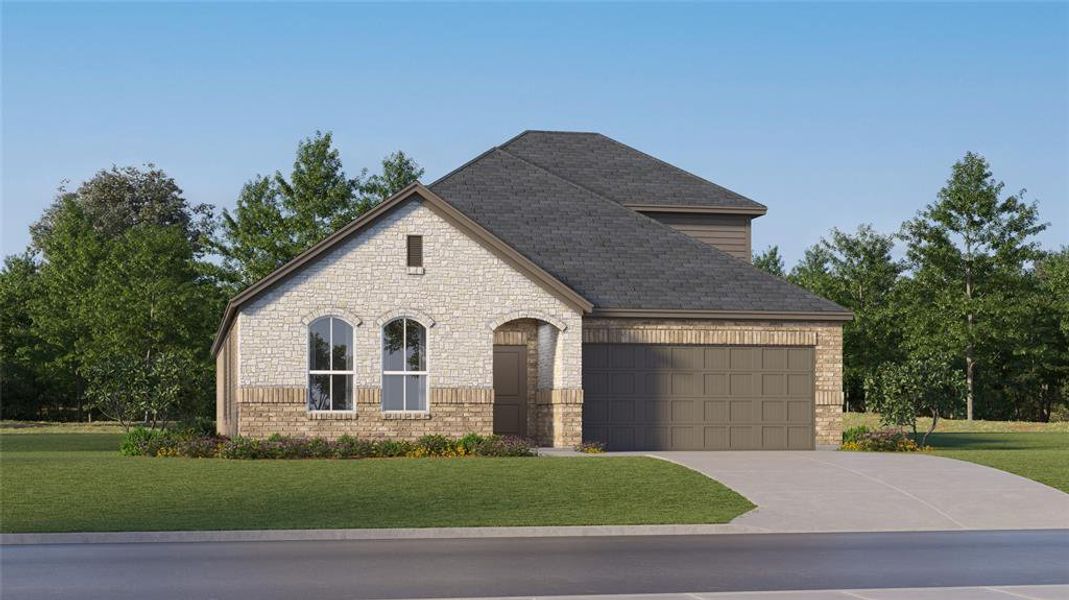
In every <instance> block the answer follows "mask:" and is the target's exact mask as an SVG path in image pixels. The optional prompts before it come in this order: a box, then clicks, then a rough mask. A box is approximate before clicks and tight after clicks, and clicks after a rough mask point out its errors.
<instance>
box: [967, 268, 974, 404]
mask: <svg viewBox="0 0 1069 600" xmlns="http://www.w3.org/2000/svg"><path fill="white" fill-rule="evenodd" d="M968 256H969V258H968V259H966V261H965V301H966V302H967V303H968V309H967V310H968V312H967V313H966V317H965V419H966V420H968V421H972V407H973V367H974V366H975V362H974V361H973V343H972V342H973V306H972V258H971V257H972V249H971V248H969V250H968Z"/></svg>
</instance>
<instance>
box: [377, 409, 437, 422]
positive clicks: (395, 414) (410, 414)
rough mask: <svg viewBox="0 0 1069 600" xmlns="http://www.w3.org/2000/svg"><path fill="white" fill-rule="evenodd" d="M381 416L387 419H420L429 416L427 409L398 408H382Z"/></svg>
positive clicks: (428, 417)
mask: <svg viewBox="0 0 1069 600" xmlns="http://www.w3.org/2000/svg"><path fill="white" fill-rule="evenodd" d="M382 418H383V419H385V420H387V421H422V420H426V419H430V418H431V413H430V412H429V411H425V410H420V411H399V410H384V411H382Z"/></svg>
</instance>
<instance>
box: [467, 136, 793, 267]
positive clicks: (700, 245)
mask: <svg viewBox="0 0 1069 600" xmlns="http://www.w3.org/2000/svg"><path fill="white" fill-rule="evenodd" d="M597 135H601V134H597ZM603 137H604V136H603ZM609 139H611V138H609ZM491 150H497V151H499V152H501V153H502V154H504V155H506V156H508V157H510V158H513V159H516V160H518V161H520V162H522V163H524V164H525V165H530V166H532V167H534V168H535V169H538V170H539V171H542V172H543V173H546V174H547V175H549V176H551V177H554V178H556V179H559V180H561V181H563V182H565V183H567V184H568V185H570V186H572V187H574V188H576V189H579V190H581V191H584V192H586V193H588V194H590V195H592V196H594V197H595V198H598V199H599V200H603V201H605V202H608V203H610V204H611V205H613V207H614V208H619V209H622V210H624V211H626V213H625V214H628V215H630V216H631V217H632V218H633V219H634V220H635V221H641V222H644V223H646V222H648V223H653V224H654V225H657V226H658V229H661V230H662V231H664V232H666V233H669V234H671V235H674V236H676V237H677V238H679V239H682V240H685V241H686V242H687V243H689V244H691V245H693V246H695V247H697V248H701V249H702V250H710V251H712V252H713V254H718V255H722V256H724V257H726V258H729V259H731V260H737V261H739V262H741V263H743V264H745V265H746V266H748V267H750V268H753V269H754V270H756V271H760V272H761V273H764V271H761V269H758V268H757V267H754V266H753V264H751V263H750V262H749V261H746V260H743V259H741V258H738V257H736V256H733V255H731V254H728V253H727V252H724V251H723V250H721V249H720V248H717V247H716V246H712V245H710V244H707V243H705V242H703V241H701V240H698V239H695V238H693V237H691V236H689V235H687V234H685V233H683V232H681V231H678V230H677V229H675V228H674V227H671V226H669V225H665V224H664V223H661V222H660V221H658V220H657V219H653V218H650V217H648V216H646V215H644V214H642V213H640V212H638V211H636V210H634V209H631V208H628V207H626V206H624V205H623V204H620V203H619V202H617V201H616V200H613V199H612V198H609V197H607V196H603V195H601V194H599V193H597V192H595V191H594V190H591V189H588V188H587V187H585V186H583V185H580V184H578V183H576V182H574V181H572V180H571V179H568V178H567V177H564V176H561V175H558V174H556V173H554V172H553V171H551V170H549V169H547V168H545V167H543V166H541V165H539V164H537V163H533V162H531V161H529V160H527V159H526V158H523V157H522V156H516V155H515V154H513V153H511V152H509V151H508V150H505V149H504V148H500V147H498V148H491ZM484 154H485V153H484ZM770 277H774V276H771V275H770ZM777 279H778V278H777Z"/></svg>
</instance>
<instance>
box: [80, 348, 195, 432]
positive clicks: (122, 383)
mask: <svg viewBox="0 0 1069 600" xmlns="http://www.w3.org/2000/svg"><path fill="white" fill-rule="evenodd" d="M194 363H195V361H194V360H192V359H191V358H190V356H189V355H188V354H186V353H184V352H177V353H173V352H164V353H161V354H158V355H155V356H151V357H141V358H137V357H135V358H134V359H133V360H130V357H128V356H122V355H111V356H108V357H106V358H100V359H98V360H97V361H95V362H94V363H92V364H91V365H90V367H89V368H88V369H87V373H86V375H87V377H88V380H89V384H90V385H89V390H88V392H87V394H86V396H87V399H88V401H89V405H90V406H91V407H92V408H94V409H96V410H98V411H100V412H101V414H103V415H104V416H106V417H108V418H109V419H111V420H113V421H118V422H119V424H120V425H122V427H123V429H125V430H126V431H129V430H130V425H131V424H133V423H134V422H138V421H140V422H141V423H143V424H145V425H146V426H148V427H149V428H150V429H155V428H156V426H157V425H158V424H160V423H161V422H163V421H166V420H167V419H169V418H170V417H172V416H173V415H174V411H175V409H176V407H177V406H178V404H179V403H180V401H181V399H182V395H183V391H184V390H185V389H186V388H187V386H186V385H185V384H186V382H187V381H188V373H189V372H190V370H191V369H192V370H195V369H196V366H195V364H194Z"/></svg>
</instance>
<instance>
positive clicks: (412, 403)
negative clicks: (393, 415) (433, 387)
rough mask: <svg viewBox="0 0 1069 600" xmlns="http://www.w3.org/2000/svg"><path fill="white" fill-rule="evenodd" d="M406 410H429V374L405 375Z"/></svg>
mask: <svg viewBox="0 0 1069 600" xmlns="http://www.w3.org/2000/svg"><path fill="white" fill-rule="evenodd" d="M405 379H406V380H407V381H406V384H407V385H406V389H405V410H427V376H426V375H405Z"/></svg>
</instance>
